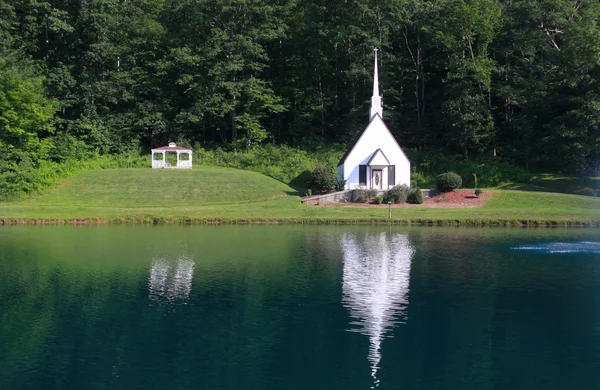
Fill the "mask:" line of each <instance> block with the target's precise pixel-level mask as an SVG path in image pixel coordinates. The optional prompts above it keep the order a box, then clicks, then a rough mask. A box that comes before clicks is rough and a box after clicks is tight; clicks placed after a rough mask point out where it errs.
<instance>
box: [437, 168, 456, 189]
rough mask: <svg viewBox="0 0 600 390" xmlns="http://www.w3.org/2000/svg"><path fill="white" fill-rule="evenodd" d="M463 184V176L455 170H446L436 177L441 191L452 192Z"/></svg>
mask: <svg viewBox="0 0 600 390" xmlns="http://www.w3.org/2000/svg"><path fill="white" fill-rule="evenodd" d="M460 186H462V178H461V177H460V176H459V175H457V174H456V173H454V172H446V173H442V174H441V175H438V176H437V177H436V179H435V187H436V188H437V190H438V191H440V192H450V191H454V190H455V189H457V188H460Z"/></svg>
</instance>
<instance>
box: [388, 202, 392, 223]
mask: <svg viewBox="0 0 600 390" xmlns="http://www.w3.org/2000/svg"><path fill="white" fill-rule="evenodd" d="M388 218H389V219H392V202H391V201H390V200H388Z"/></svg>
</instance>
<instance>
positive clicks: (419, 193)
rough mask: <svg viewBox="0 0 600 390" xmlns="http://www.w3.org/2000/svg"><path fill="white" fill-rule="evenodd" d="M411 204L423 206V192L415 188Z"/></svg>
mask: <svg viewBox="0 0 600 390" xmlns="http://www.w3.org/2000/svg"><path fill="white" fill-rule="evenodd" d="M413 203H414V204H423V192H422V191H421V190H420V189H418V188H416V191H415V198H414V200H413Z"/></svg>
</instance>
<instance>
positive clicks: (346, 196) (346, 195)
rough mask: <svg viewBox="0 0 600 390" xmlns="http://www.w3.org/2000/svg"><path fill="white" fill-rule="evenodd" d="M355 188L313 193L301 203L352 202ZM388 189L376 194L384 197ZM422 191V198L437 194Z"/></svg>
mask: <svg viewBox="0 0 600 390" xmlns="http://www.w3.org/2000/svg"><path fill="white" fill-rule="evenodd" d="M356 191H357V190H345V191H339V192H332V193H331V194H322V195H313V196H307V197H304V198H302V203H305V202H323V203H336V202H352V201H354V200H355V199H356V195H355V192H356ZM387 192H388V190H377V195H379V196H382V197H385V196H386V194H387ZM421 192H422V193H423V199H428V198H431V197H433V196H435V195H437V191H436V190H429V189H425V190H421Z"/></svg>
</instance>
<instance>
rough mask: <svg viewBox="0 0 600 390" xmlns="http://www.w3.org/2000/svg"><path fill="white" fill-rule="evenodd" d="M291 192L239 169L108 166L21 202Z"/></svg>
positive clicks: (114, 204) (143, 201) (261, 196)
mask: <svg viewBox="0 0 600 390" xmlns="http://www.w3.org/2000/svg"><path fill="white" fill-rule="evenodd" d="M291 192H293V190H292V189H291V188H290V187H288V186H286V185H285V184H282V183H280V182H278V181H277V180H274V179H271V178H269V177H267V176H264V175H261V174H260V173H256V172H250V171H243V170H239V169H227V168H200V169H186V170H175V169H142V168H140V169H107V170H97V171H85V172H81V173H79V174H77V175H75V176H73V177H71V178H69V179H67V180H65V181H64V182H62V183H61V184H60V185H58V186H56V187H54V188H53V189H52V190H50V191H49V192H47V193H46V194H44V195H41V196H39V197H37V198H34V199H30V200H28V201H25V202H23V203H22V204H23V205H27V206H31V207H36V206H38V207H39V206H69V207H73V206H79V207H111V208H120V207H136V208H140V207H181V206H200V205H216V204H233V203H245V202H257V201H265V200H269V199H274V198H278V197H283V196H286V195H287V193H291Z"/></svg>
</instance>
